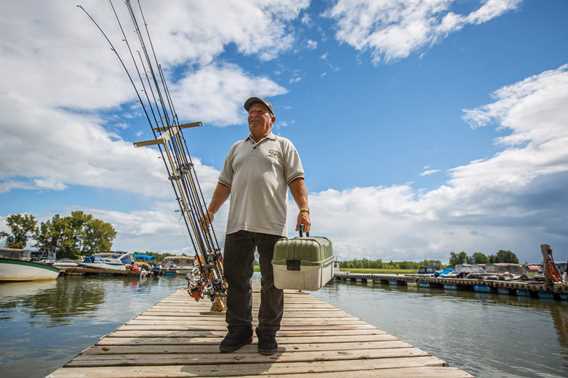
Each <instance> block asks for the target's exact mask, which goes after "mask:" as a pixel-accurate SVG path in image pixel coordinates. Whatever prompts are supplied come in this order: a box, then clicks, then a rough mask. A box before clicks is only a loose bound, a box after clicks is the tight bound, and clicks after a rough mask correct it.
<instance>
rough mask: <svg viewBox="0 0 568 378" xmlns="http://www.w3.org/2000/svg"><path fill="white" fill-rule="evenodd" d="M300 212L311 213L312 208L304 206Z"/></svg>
mask: <svg viewBox="0 0 568 378" xmlns="http://www.w3.org/2000/svg"><path fill="white" fill-rule="evenodd" d="M300 213H308V214H309V213H310V209H308V208H307V207H302V208H301V209H300Z"/></svg>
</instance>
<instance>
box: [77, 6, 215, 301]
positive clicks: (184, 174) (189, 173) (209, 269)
mask: <svg viewBox="0 0 568 378" xmlns="http://www.w3.org/2000/svg"><path fill="white" fill-rule="evenodd" d="M137 3H138V7H137V8H138V9H137V12H136V11H135V10H134V7H133V6H132V3H131V1H130V0H125V1H124V4H125V6H126V9H127V11H128V14H129V16H130V21H131V24H132V26H133V28H134V33H135V35H136V39H137V42H138V45H139V48H140V49H138V50H136V56H135V55H134V52H133V49H132V47H131V44H130V42H129V40H128V38H127V36H126V32H125V30H124V27H123V23H122V22H121V20H120V17H119V16H118V13H117V11H116V9H115V7H114V4H113V2H112V0H109V4H110V6H111V8H112V11H113V14H114V16H115V18H116V22H117V24H118V27H119V28H120V31H121V34H122V40H123V41H124V43H125V44H126V47H127V49H128V53H129V55H130V59H131V60H132V64H133V66H134V69H135V71H136V77H137V82H136V81H135V78H134V77H133V75H132V74H131V73H130V71H129V70H128V68H127V66H126V64H125V61H124V59H123V58H122V57H121V55H120V54H119V53H118V51H117V50H116V48H115V46H114V45H113V44H112V42H111V40H110V38H109V37H108V35H107V33H105V32H104V30H103V29H102V28H101V27H100V26H99V24H98V23H97V22H96V21H95V19H94V18H93V17H92V16H91V15H90V14H89V13H88V12H87V11H86V10H85V8H83V7H82V6H81V5H77V7H79V8H80V9H81V10H82V11H83V12H84V13H85V14H86V15H87V16H88V17H89V19H90V20H91V21H92V23H93V24H94V25H95V26H96V27H97V28H98V29H99V31H100V33H101V34H102V35H103V37H104V38H105V40H106V41H107V42H108V44H109V45H110V48H111V50H112V51H113V53H114V54H115V55H116V57H117V58H118V61H119V62H120V64H121V66H122V68H123V69H124V71H125V72H126V75H127V76H128V79H129V80H130V83H131V84H132V87H133V88H134V91H135V92H136V95H137V97H138V101H139V103H140V106H141V107H142V110H143V112H144V115H145V117H146V120H147V122H148V124H149V126H150V128H151V130H152V134H153V135H154V139H152V140H148V141H142V142H136V143H134V145H135V146H137V147H142V146H150V145H156V146H158V149H159V151H160V155H161V158H162V161H163V162H164V164H165V166H166V171H167V174H168V178H169V181H170V182H171V185H172V188H173V190H174V194H175V197H176V199H177V202H178V204H179V211H180V213H181V215H182V217H183V221H184V223H185V226H186V229H187V231H188V233H189V237H190V239H191V243H192V245H193V248H194V250H195V261H194V268H193V270H192V272H191V274H190V275H188V292H189V294H190V295H191V296H192V297H193V298H194V299H196V300H200V299H201V298H203V297H205V296H207V297H209V298H210V299H211V301H213V303H214V306H213V308H214V309H216V310H222V309H223V302H222V298H223V297H224V296H225V294H226V284H225V281H224V278H223V256H222V254H221V249H220V248H219V242H218V241H217V237H216V235H215V231H214V229H213V224H212V223H211V220H210V219H209V218H208V212H207V207H206V203H205V199H204V197H203V191H202V190H201V186H200V184H199V180H198V179H197V175H196V171H195V166H194V164H193V162H192V159H191V155H190V154H189V150H188V148H187V143H186V140H185V137H184V135H183V132H182V129H185V128H192V127H198V126H201V125H202V124H201V122H193V123H188V124H180V122H179V119H178V116H177V113H176V110H175V107H174V103H173V101H172V97H171V93H170V90H169V88H168V85H167V82H166V79H165V75H164V72H163V70H162V66H161V65H160V63H159V62H158V59H157V57H156V52H155V49H154V44H153V43H152V39H151V37H150V31H149V29H148V24H147V22H146V18H145V17H144V12H143V10H142V6H141V4H140V0H137ZM137 13H138V15H137ZM140 21H142V23H143V25H144V26H143V30H144V33H143V32H142V28H141V26H140V25H141V22H140ZM144 34H145V35H144ZM148 46H149V47H150V48H149V49H148ZM141 93H142V94H143V95H141Z"/></svg>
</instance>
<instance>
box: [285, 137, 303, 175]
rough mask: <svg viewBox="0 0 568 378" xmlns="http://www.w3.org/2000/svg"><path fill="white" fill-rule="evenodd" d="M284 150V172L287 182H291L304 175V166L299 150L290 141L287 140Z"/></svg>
mask: <svg viewBox="0 0 568 378" xmlns="http://www.w3.org/2000/svg"><path fill="white" fill-rule="evenodd" d="M283 152H284V174H285V175H286V182H287V183H288V184H290V183H291V182H292V181H294V180H296V179H298V178H303V177H304V167H303V166H302V160H300V154H298V150H296V147H294V145H293V144H292V142H290V141H288V140H287V141H286V143H284V146H283Z"/></svg>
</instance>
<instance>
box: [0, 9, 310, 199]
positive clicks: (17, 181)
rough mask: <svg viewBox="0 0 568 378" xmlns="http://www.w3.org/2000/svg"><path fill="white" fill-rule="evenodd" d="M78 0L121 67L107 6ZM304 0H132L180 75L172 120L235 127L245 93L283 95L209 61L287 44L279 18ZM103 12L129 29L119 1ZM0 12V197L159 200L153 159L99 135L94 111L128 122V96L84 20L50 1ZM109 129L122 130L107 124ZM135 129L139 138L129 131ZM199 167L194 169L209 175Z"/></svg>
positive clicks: (270, 52) (272, 51)
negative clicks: (95, 193)
mask: <svg viewBox="0 0 568 378" xmlns="http://www.w3.org/2000/svg"><path fill="white" fill-rule="evenodd" d="M81 3H82V4H83V5H84V6H85V8H86V9H87V10H88V11H89V12H90V13H91V14H92V15H93V16H94V17H95V18H96V19H97V21H98V22H99V23H100V24H101V26H102V27H103V28H104V29H105V30H106V31H107V32H108V34H109V35H110V36H111V39H112V40H113V41H114V43H115V47H116V48H117V50H118V51H119V52H120V53H121V55H122V56H123V57H124V58H125V59H126V61H127V64H128V65H129V67H130V63H129V59H128V54H127V52H126V51H125V45H124V43H122V42H121V37H120V31H119V30H118V28H117V26H116V24H115V20H114V17H113V14H112V11H111V9H110V7H109V6H108V3H106V2H99V1H92V0H91V1H89V0H86V1H82V2H81ZM133 4H136V2H133ZM308 4H309V2H308V1H307V0H274V1H271V2H269V3H266V2H264V1H247V2H242V1H228V2H224V3H223V4H220V3H219V4H216V3H215V4H209V3H207V5H206V4H205V3H202V2H185V1H171V2H167V4H164V3H163V2H159V1H144V2H143V6H144V10H145V14H146V17H147V19H148V23H149V25H150V29H151V32H152V35H153V38H154V44H155V46H156V48H157V52H158V55H159V57H160V60H161V61H162V63H163V64H164V67H165V69H166V74H168V73H171V72H172V71H171V70H172V68H173V65H175V64H179V65H183V66H184V67H190V68H191V70H188V71H187V72H189V74H188V75H187V76H185V77H182V78H181V80H179V82H178V83H176V84H175V85H171V87H172V89H173V90H179V91H180V92H179V93H176V96H177V97H175V99H174V101H175V102H176V105H177V110H178V113H179V114H180V116H182V117H185V118H186V119H190V120H196V119H197V120H202V121H205V122H212V123H218V124H221V125H226V124H231V123H240V122H242V121H243V120H244V117H243V115H242V111H241V106H242V104H241V102H242V100H243V99H244V98H246V97H247V96H249V95H250V94H252V93H255V94H259V95H262V96H272V95H276V94H282V93H285V89H284V88H282V87H280V86H279V85H277V84H276V83H274V82H272V81H271V80H270V79H268V78H265V77H258V78H257V77H253V76H251V75H249V74H246V73H244V72H242V70H240V69H239V68H238V67H236V66H231V65H218V64H216V63H213V61H214V59H215V58H216V57H217V56H218V55H219V54H220V53H222V52H223V51H224V48H225V46H227V45H228V44H234V45H235V46H236V48H237V49H238V50H239V51H240V52H241V53H243V54H250V55H256V56H258V57H259V58H260V59H270V58H273V57H275V56H276V55H277V54H279V53H280V52H282V51H284V50H285V49H287V48H289V47H290V44H291V43H292V41H293V30H292V29H291V21H292V20H293V19H294V18H296V17H297V16H298V15H299V13H300V12H301V10H302V9H304V8H306V7H307V6H308ZM115 5H116V7H117V8H118V11H119V14H120V15H121V17H122V20H123V21H124V22H125V27H126V29H127V30H128V33H132V27H131V26H130V23H129V22H128V21H127V20H128V15H127V14H126V12H125V9H124V6H123V4H122V3H121V2H115ZM32 12H34V13H32ZM34 14H35V16H34ZM3 15H4V18H3V20H2V22H1V23H0V33H1V34H2V40H1V41H0V51H1V53H0V67H2V71H3V72H4V73H5V75H4V76H3V80H2V81H1V82H0V111H2V120H0V130H1V131H2V138H1V139H0V192H6V191H10V190H12V189H38V188H40V189H49V190H62V189H64V188H65V186H66V185H84V186H90V187H97V188H110V189H119V190H125V191H131V192H135V193H141V194H143V195H149V196H156V197H164V196H169V191H168V185H169V184H168V183H167V180H166V178H165V175H164V173H163V171H164V169H163V163H162V162H161V161H160V160H158V159H157V155H158V154H157V152H156V151H152V150H150V149H134V148H133V147H132V145H131V143H129V142H127V141H124V140H122V139H121V137H120V136H119V135H118V134H116V133H115V132H111V131H109V130H106V129H105V128H104V127H103V125H104V123H105V119H104V118H102V117H98V116H96V115H95V114H94V112H95V111H100V110H117V106H118V105H123V104H124V105H125V106H124V107H123V108H127V113H125V114H124V115H123V117H124V118H125V119H128V118H132V117H135V116H139V115H140V112H141V110H140V109H139V107H138V105H137V104H136V103H132V102H131V101H132V100H134V99H135V93H134V91H133V90H132V88H131V86H130V83H129V82H128V80H127V78H126V76H125V74H124V72H123V71H122V68H121V67H120V65H119V64H118V63H117V61H116V58H115V56H114V55H113V54H112V53H111V51H110V49H109V46H108V45H107V44H106V42H105V41H104V39H103V38H102V37H101V35H100V34H99V33H98V31H97V29H96V27H95V26H94V25H92V24H90V23H89V21H88V19H87V17H86V16H85V15H84V14H83V13H82V12H81V11H80V10H79V9H77V8H76V7H75V6H74V3H69V2H67V1H62V0H60V1H50V2H39V3H38V2H31V1H19V2H12V3H9V4H6V5H5V6H4V7H3ZM61 20H65V22H61ZM219 20H223V22H219ZM129 39H130V42H131V43H132V44H133V45H134V44H135V38H134V36H133V35H131V34H129ZM130 68H131V67H130ZM178 68H179V67H178ZM15 73H17V74H15ZM110 126H111V127H113V126H114V127H117V128H118V129H124V128H125V126H124V124H123V123H120V122H118V123H117V122H116V118H115V119H112V122H110ZM135 133H136V135H140V131H136V132H135ZM22 151H25V153H22ZM199 169H201V170H203V171H206V173H205V174H208V173H207V172H208V171H210V170H211V168H208V167H203V166H201V167H200V168H199Z"/></svg>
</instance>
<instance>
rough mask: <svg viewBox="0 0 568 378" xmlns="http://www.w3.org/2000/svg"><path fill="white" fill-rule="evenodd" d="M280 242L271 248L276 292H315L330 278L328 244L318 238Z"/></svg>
mask: <svg viewBox="0 0 568 378" xmlns="http://www.w3.org/2000/svg"><path fill="white" fill-rule="evenodd" d="M301 235H302V233H300V237H295V238H292V239H281V240H279V241H277V242H276V244H275V245H274V256H273V258H272V267H273V270H274V286H276V287H277V288H278V289H298V290H318V289H320V288H321V287H323V286H325V284H326V283H328V282H329V281H330V280H331V279H332V278H333V265H334V261H335V257H334V256H333V249H332V245H331V241H330V240H329V239H328V238H325V237H321V236H312V237H310V236H309V234H308V235H307V236H306V237H303V236H301Z"/></svg>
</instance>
